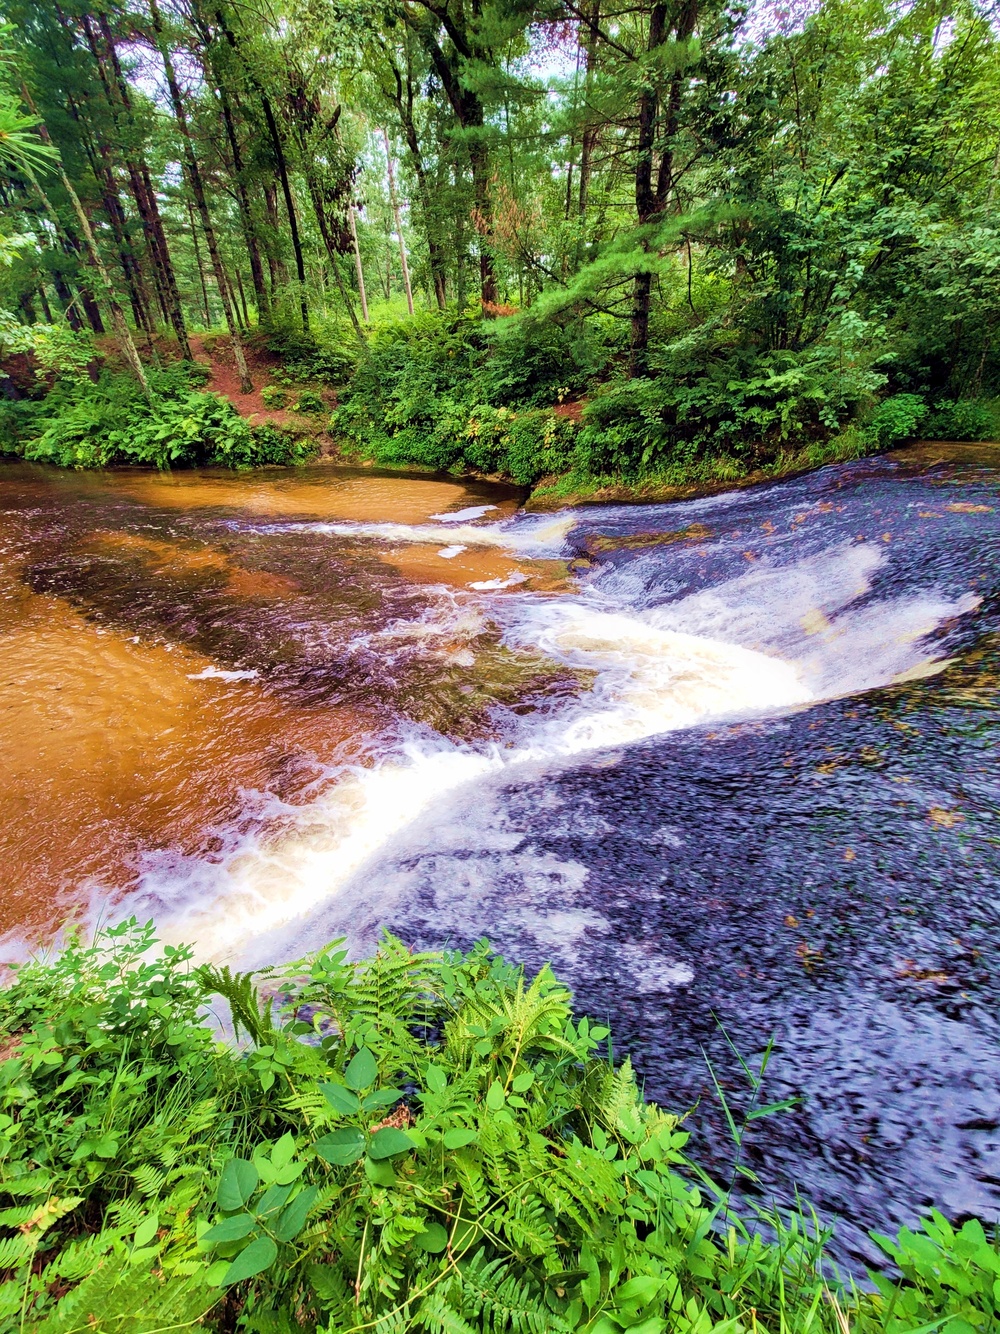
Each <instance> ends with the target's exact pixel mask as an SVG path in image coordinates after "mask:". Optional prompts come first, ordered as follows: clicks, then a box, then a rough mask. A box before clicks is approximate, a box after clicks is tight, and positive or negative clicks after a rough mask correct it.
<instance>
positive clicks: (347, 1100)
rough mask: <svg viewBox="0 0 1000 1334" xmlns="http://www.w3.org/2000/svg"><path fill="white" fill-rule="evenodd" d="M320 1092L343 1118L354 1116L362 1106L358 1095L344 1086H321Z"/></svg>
mask: <svg viewBox="0 0 1000 1334" xmlns="http://www.w3.org/2000/svg"><path fill="white" fill-rule="evenodd" d="M320 1091H321V1092H322V1094H323V1097H324V1098H325V1099H326V1100H327V1102H328V1103H329V1104H330V1106H331V1107H332V1108H333V1110H334V1111H335V1112H340V1113H341V1115H343V1116H354V1115H355V1114H356V1113H357V1111H358V1108H359V1107H360V1106H361V1104H360V1102H359V1101H358V1095H357V1094H356V1093H353V1092H352V1091H351V1090H350V1089H348V1088H344V1086H343V1084H320Z"/></svg>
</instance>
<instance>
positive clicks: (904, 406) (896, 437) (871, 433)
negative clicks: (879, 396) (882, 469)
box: [864, 394, 930, 449]
mask: <svg viewBox="0 0 1000 1334" xmlns="http://www.w3.org/2000/svg"><path fill="white" fill-rule="evenodd" d="M929 411H930V409H929V408H928V406H927V404H926V403H925V402H924V400H923V398H922V397H921V396H920V395H919V394H892V395H891V396H890V397H889V398H886V399H883V401H882V402H881V403H880V404H879V405H878V407H877V408H876V409H875V411H874V412H873V413H872V414H871V416H870V417H869V418H868V421H867V422H866V423H865V427H864V431H865V436H866V438H867V439H868V441H869V443H870V444H871V445H873V446H874V447H876V448H878V449H889V448H891V446H892V445H895V444H899V443H901V442H902V441H904V440H912V439H913V437H914V436H916V435H917V434H918V433H919V431H920V427H921V423H922V422H924V421H925V419H926V417H927V414H928V412H929Z"/></svg>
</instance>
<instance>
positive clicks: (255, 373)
mask: <svg viewBox="0 0 1000 1334" xmlns="http://www.w3.org/2000/svg"><path fill="white" fill-rule="evenodd" d="M188 341H189V342H190V344H191V351H192V352H193V353H194V359H195V361H200V362H201V363H202V365H204V366H210V367H211V369H212V375H211V378H210V379H209V381H208V383H207V384H206V385H205V388H206V389H208V390H210V391H211V392H212V393H214V394H222V396H223V397H224V398H228V399H229V401H230V403H232V405H233V407H234V408H235V409H236V411H237V412H238V413H239V414H240V416H241V417H249V418H251V419H252V421H253V422H254V424H255V425H258V424H260V423H261V422H271V424H272V425H274V426H284V427H288V428H289V429H290V430H293V431H299V432H302V431H306V432H307V433H308V434H309V435H315V434H316V422H315V420H314V419H312V418H309V417H306V416H304V415H303V414H302V413H299V412H292V411H291V410H290V409H288V408H267V407H265V406H264V400H263V399H262V398H261V390H262V389H264V388H265V387H266V386H267V385H269V384H271V383H272V380H271V372H272V371H274V370H277V369H278V367H279V366H280V365H281V361H280V358H278V357H276V356H275V355H274V353H273V352H268V351H266V350H263V349H260V348H254V347H246V346H245V352H246V359H247V368H248V369H249V371H250V378H251V379H252V380H253V385H254V387H253V391H252V392H251V393H249V394H244V393H243V391H242V390H241V389H240V377H239V375H238V374H237V372H236V362H235V359H234V357H233V349H232V344H231V343H230V341H229V339H228V338H218V339H216V338H213V339H212V350H211V352H208V351H206V349H205V339H204V336H203V335H202V334H193V335H192V336H191V338H190V339H189V340H188ZM283 387H284V386H283ZM287 393H288V396H289V397H290V398H293V397H294V395H295V390H294V388H292V389H288V390H287ZM320 397H321V398H322V399H323V401H324V403H326V405H327V407H328V408H329V409H330V410H331V411H332V410H333V408H334V407H336V397H335V395H334V394H332V393H331V391H330V390H328V389H324V390H321V391H320Z"/></svg>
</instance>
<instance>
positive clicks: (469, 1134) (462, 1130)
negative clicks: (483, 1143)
mask: <svg viewBox="0 0 1000 1334" xmlns="http://www.w3.org/2000/svg"><path fill="white" fill-rule="evenodd" d="M475 1138H476V1132H475V1131H474V1130H470V1129H469V1127H468V1126H452V1128H451V1130H446V1131H445V1132H444V1147H445V1148H446V1149H464V1148H465V1146H466V1144H471V1143H472V1142H473V1140H474V1139H475Z"/></svg>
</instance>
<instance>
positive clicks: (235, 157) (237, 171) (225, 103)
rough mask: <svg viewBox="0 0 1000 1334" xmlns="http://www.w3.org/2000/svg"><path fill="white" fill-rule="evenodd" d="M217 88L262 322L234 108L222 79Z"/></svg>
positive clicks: (263, 295) (261, 289) (261, 291)
mask: <svg viewBox="0 0 1000 1334" xmlns="http://www.w3.org/2000/svg"><path fill="white" fill-rule="evenodd" d="M216 83H217V85H218V89H219V102H220V105H221V107H222V120H223V123H224V124H225V127H226V138H227V139H228V140H229V152H230V154H231V156H232V161H233V181H234V182H235V185H236V199H237V202H238V203H239V206H240V221H241V222H242V224H243V239H244V240H245V242H246V247H247V254H248V255H249V256H250V279H251V281H252V283H253V290H254V296H255V297H256V298H257V317H258V319H264V318H266V316H267V313H268V300H267V288H266V286H265V285H264V266H263V265H262V264H261V262H260V244H259V242H258V240H257V224H256V223H255V221H254V216H253V211H252V210H251V208H250V196H249V194H248V193H247V187H246V181H245V179H244V174H243V173H244V166H243V154H242V151H241V149H240V141H239V139H238V138H237V137H236V124H235V121H234V120H233V108H232V105H231V103H230V101H229V94H228V93H227V92H226V88H225V85H224V84H223V82H222V80H221V79H218V78H217V79H216Z"/></svg>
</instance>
